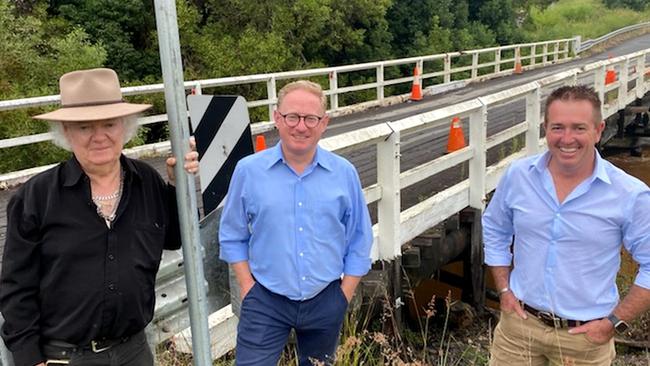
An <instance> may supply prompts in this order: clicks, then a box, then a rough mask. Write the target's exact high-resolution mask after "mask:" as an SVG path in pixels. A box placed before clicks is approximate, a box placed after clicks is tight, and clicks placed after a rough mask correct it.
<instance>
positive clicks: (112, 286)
mask: <svg viewBox="0 0 650 366" xmlns="http://www.w3.org/2000/svg"><path fill="white" fill-rule="evenodd" d="M108 289H109V290H111V291H113V290H115V285H114V284H112V283H111V284H109V285H108Z"/></svg>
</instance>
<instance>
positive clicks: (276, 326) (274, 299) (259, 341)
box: [235, 280, 348, 366]
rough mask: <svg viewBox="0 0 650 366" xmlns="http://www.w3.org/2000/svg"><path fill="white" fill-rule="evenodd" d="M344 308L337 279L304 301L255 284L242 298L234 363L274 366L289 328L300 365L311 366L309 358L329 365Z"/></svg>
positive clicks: (343, 296) (333, 354) (346, 305)
mask: <svg viewBox="0 0 650 366" xmlns="http://www.w3.org/2000/svg"><path fill="white" fill-rule="evenodd" d="M347 307H348V301H347V299H346V298H345V295H344V294H343V291H342V290H341V281H340V280H336V281H334V282H332V283H330V284H329V285H328V286H327V287H326V288H325V289H324V290H323V291H321V292H320V293H319V294H318V295H316V297H314V298H312V299H309V300H306V301H294V300H290V299H288V298H286V297H284V296H281V295H277V294H275V293H273V292H271V291H269V290H267V289H266V288H264V286H262V285H260V284H259V283H256V284H255V285H254V286H253V288H251V290H250V291H249V292H248V294H246V297H245V298H244V300H243V301H242V306H241V316H240V318H239V325H238V328H237V332H238V334H237V349H236V353H235V357H236V364H237V366H249V365H255V366H266V365H269V366H276V365H277V363H278V360H279V358H280V355H281V354H282V350H283V349H284V346H285V344H286V343H287V339H288V338H289V333H290V332H291V328H293V329H295V330H296V337H297V341H298V358H299V360H300V366H311V365H313V363H312V361H311V360H319V361H321V362H324V363H325V364H326V365H330V364H332V363H333V361H334V356H335V352H336V346H337V344H338V339H339V332H340V331H341V325H342V324H343V318H344V317H345V312H346V309H347Z"/></svg>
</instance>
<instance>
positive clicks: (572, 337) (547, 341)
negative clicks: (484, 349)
mask: <svg viewBox="0 0 650 366" xmlns="http://www.w3.org/2000/svg"><path fill="white" fill-rule="evenodd" d="M615 356H616V350H615V349H614V339H613V338H612V339H611V340H610V341H609V342H608V343H605V344H602V345H599V344H595V343H593V342H591V341H590V340H589V339H587V338H586V337H585V335H584V334H569V333H568V329H566V328H553V327H549V326H548V325H546V324H544V323H543V322H542V321H540V320H539V319H537V318H536V317H535V316H533V315H531V314H528V319H526V320H523V319H521V318H520V317H519V315H517V314H516V313H514V312H513V313H509V314H508V313H505V312H503V311H502V312H501V320H499V324H497V326H496V328H495V329H494V340H493V342H492V347H491V350H490V366H511V365H528V366H538V365H539V366H544V365H553V366H557V365H562V366H581V365H597V366H609V365H611V363H612V361H613V360H614V357H615Z"/></svg>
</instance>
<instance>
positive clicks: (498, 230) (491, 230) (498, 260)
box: [482, 169, 513, 266]
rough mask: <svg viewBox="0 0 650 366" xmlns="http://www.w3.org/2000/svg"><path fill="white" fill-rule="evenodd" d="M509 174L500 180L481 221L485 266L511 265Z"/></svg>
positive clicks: (511, 224) (511, 228)
mask: <svg viewBox="0 0 650 366" xmlns="http://www.w3.org/2000/svg"><path fill="white" fill-rule="evenodd" d="M509 172H510V169H509V170H508V171H506V173H505V174H504V175H503V177H502V178H501V181H500V182H499V184H498V185H497V188H496V191H495V192H494V195H493V196H492V199H491V200H490V203H489V204H488V207H487V209H486V210H485V214H484V215H483V219H482V224H483V245H484V252H485V264H487V265H488V266H509V265H510V264H511V263H512V252H511V251H510V244H511V243H512V235H513V223H512V209H511V208H510V207H509V206H508V203H507V196H508V188H509V184H510V183H509Z"/></svg>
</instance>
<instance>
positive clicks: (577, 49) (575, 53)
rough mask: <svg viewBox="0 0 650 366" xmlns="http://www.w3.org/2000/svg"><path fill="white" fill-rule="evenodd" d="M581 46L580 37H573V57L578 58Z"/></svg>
mask: <svg viewBox="0 0 650 366" xmlns="http://www.w3.org/2000/svg"><path fill="white" fill-rule="evenodd" d="M581 44H582V36H575V37H573V57H578V53H579V52H580V47H581Z"/></svg>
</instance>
